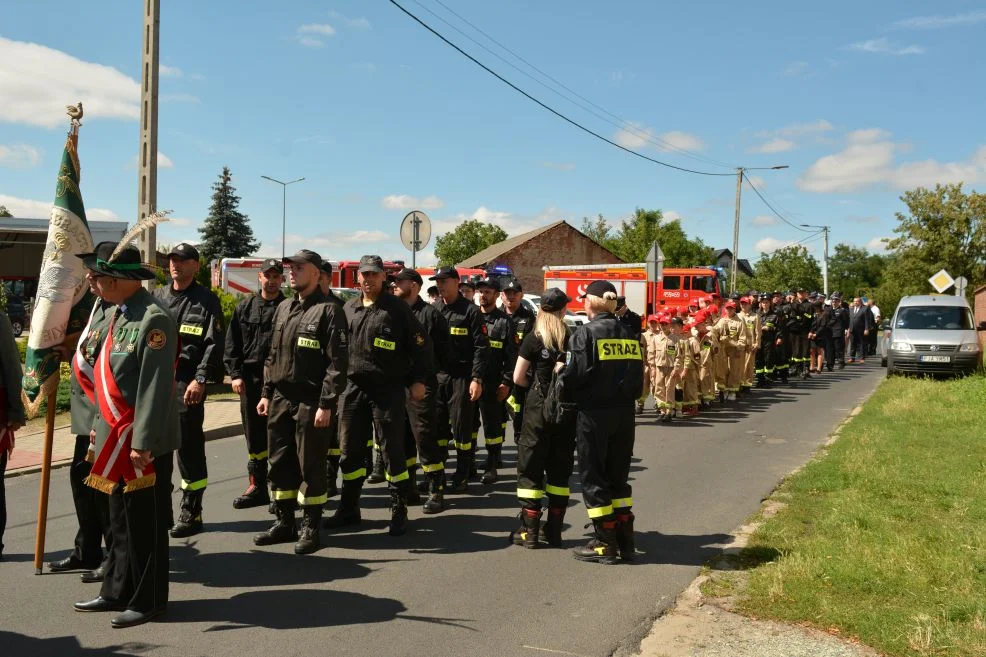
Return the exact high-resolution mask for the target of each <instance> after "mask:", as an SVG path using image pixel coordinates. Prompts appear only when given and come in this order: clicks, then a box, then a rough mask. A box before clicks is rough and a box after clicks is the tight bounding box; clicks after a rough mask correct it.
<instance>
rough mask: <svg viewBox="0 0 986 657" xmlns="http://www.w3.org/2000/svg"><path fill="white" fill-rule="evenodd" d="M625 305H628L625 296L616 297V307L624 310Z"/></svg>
mask: <svg viewBox="0 0 986 657" xmlns="http://www.w3.org/2000/svg"><path fill="white" fill-rule="evenodd" d="M625 305H627V298H626V297H625V296H622V295H621V296H618V297H616V307H617V308H622V307H623V306H625Z"/></svg>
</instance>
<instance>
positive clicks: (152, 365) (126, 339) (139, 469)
mask: <svg viewBox="0 0 986 657" xmlns="http://www.w3.org/2000/svg"><path fill="white" fill-rule="evenodd" d="M82 262H83V264H84V265H85V266H86V268H87V269H88V270H89V276H91V277H92V278H94V279H95V281H96V288H97V290H98V293H99V296H100V297H101V298H102V299H103V300H104V301H106V302H107V303H110V304H114V307H111V308H109V309H107V311H106V313H107V316H108V317H109V321H108V323H107V325H106V334H105V337H104V338H103V341H102V345H101V346H100V350H99V355H98V357H97V358H96V362H95V366H94V368H93V370H94V371H93V385H94V387H95V390H96V398H97V402H98V407H97V412H96V417H95V420H94V428H93V430H92V432H91V434H90V435H91V436H92V438H93V440H94V441H95V454H96V458H95V462H94V463H93V466H92V472H91V473H90V475H89V477H88V478H87V479H86V483H87V484H89V485H90V486H92V487H93V488H95V489H97V490H101V491H103V492H104V493H107V494H109V496H110V497H109V515H110V527H111V531H112V532H113V549H112V550H111V552H110V557H109V561H108V563H107V565H106V574H105V576H104V577H103V583H102V588H101V590H100V593H99V596H97V597H96V598H94V599H92V600H88V601H86V602H78V603H76V604H75V608H76V610H77V611H83V612H96V611H122V613H121V614H120V615H118V616H117V617H115V618H114V619H113V620H112V621H111V623H112V625H113V627H117V628H120V627H131V626H133V625H140V624H141V623H146V622H147V621H149V620H150V619H152V618H154V617H155V616H157V615H158V614H160V613H161V612H162V611H163V610H164V607H165V605H166V604H167V602H168V533H167V532H168V520H169V513H168V509H169V508H170V506H171V499H170V498H171V473H172V468H173V465H172V452H174V450H176V449H178V447H179V445H180V439H181V434H180V433H179V429H178V405H177V398H176V396H175V393H174V378H175V362H176V360H177V356H178V327H177V326H176V324H175V320H174V319H173V318H172V316H171V314H170V313H169V312H168V310H167V309H166V308H165V306H164V305H163V304H162V303H161V302H160V301H158V300H157V299H155V298H154V297H153V296H151V295H150V294H149V293H148V292H147V291H146V290H144V288H143V287H141V281H142V280H150V279H153V278H154V273H153V272H152V271H150V270H149V269H147V268H145V267H144V266H143V265H142V264H141V262H140V252H139V251H138V250H137V249H136V248H135V247H132V246H126V247H124V248H122V249H119V250H118V251H116V252H115V251H114V249H113V245H112V244H107V245H100V248H99V249H97V251H96V252H95V253H92V254H87V255H85V256H83V257H82Z"/></svg>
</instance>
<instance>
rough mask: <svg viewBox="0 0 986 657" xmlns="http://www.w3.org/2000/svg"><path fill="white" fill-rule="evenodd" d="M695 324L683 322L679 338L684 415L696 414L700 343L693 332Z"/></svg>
mask: <svg viewBox="0 0 986 657" xmlns="http://www.w3.org/2000/svg"><path fill="white" fill-rule="evenodd" d="M696 326H697V325H696V323H695V322H694V321H692V322H689V323H688V324H685V333H684V336H683V337H682V340H681V369H682V376H681V390H682V400H681V405H682V410H683V415H685V416H686V417H692V416H695V415H698V380H699V361H700V357H701V355H702V345H701V343H700V342H699V340H698V337H697V336H696V335H694V334H693V329H695V327H696Z"/></svg>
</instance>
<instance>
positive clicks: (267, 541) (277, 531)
mask: <svg viewBox="0 0 986 657" xmlns="http://www.w3.org/2000/svg"><path fill="white" fill-rule="evenodd" d="M297 507H298V503H297V502H296V501H295V500H281V501H279V502H274V512H275V515H276V516H277V520H275V521H274V524H272V525H271V526H270V527H269V528H268V529H267V531H265V532H261V533H259V534H257V535H256V536H254V537H253V544H254V545H276V544H278V543H291V542H292V541H294V540H295V539H297V538H298V531H297V529H296V528H295V524H294V510H295V509H296V508H297Z"/></svg>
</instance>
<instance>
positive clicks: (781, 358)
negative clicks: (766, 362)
mask: <svg viewBox="0 0 986 657" xmlns="http://www.w3.org/2000/svg"><path fill="white" fill-rule="evenodd" d="M772 301H773V303H772V304H771V305H772V306H773V308H774V310H776V311H777V320H778V322H780V324H779V326H780V332H781V346H780V347H778V348H777V353H776V355H775V357H776V359H777V364H776V365H774V371H775V372H776V373H777V378H778V379H780V381H781V383H787V377H788V374H790V372H791V313H792V312H793V310H792V308H791V304H790V303H789V302H788V300H787V293H782V292H774V294H773V299H772Z"/></svg>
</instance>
